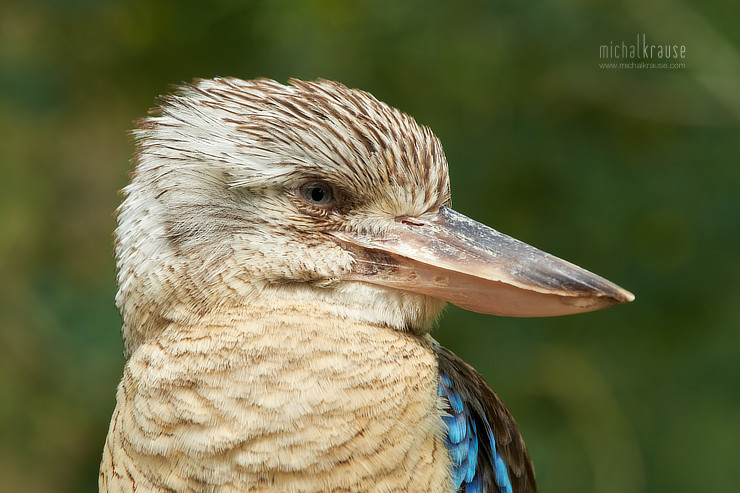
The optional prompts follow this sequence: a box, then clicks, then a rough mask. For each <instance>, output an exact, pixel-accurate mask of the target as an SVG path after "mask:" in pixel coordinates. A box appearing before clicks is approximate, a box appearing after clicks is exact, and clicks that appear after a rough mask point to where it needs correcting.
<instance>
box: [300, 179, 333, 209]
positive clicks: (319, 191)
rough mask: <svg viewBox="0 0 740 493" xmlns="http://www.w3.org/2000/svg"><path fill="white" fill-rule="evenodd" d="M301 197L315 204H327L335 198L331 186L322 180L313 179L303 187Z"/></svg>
mask: <svg viewBox="0 0 740 493" xmlns="http://www.w3.org/2000/svg"><path fill="white" fill-rule="evenodd" d="M301 197H303V199H304V200H305V201H306V202H308V203H310V204H313V205H326V204H328V203H330V202H331V201H332V200H334V194H333V193H332V190H331V187H330V186H329V185H327V184H326V183H323V182H320V181H312V182H310V183H306V184H305V185H303V186H302V187H301Z"/></svg>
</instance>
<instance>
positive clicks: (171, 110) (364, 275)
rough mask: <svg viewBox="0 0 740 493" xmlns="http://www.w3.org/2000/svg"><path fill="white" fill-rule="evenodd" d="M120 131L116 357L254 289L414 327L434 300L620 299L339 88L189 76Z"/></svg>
mask: <svg viewBox="0 0 740 493" xmlns="http://www.w3.org/2000/svg"><path fill="white" fill-rule="evenodd" d="M134 136H135V138H136V141H137V150H136V154H135V157H134V162H135V170H134V173H133V178H132V181H131V183H130V184H129V185H128V186H127V187H126V188H125V189H124V195H125V199H124V202H123V204H122V205H121V207H120V208H119V211H118V221H119V226H118V228H117V230H116V238H117V240H116V258H117V266H118V269H119V274H118V282H119V292H118V294H117V297H116V301H117V304H118V306H119V309H120V310H121V313H122V316H123V321H124V324H123V335H124V340H125V341H126V349H127V352H129V353H130V352H131V351H133V349H135V347H136V346H137V345H138V344H140V343H141V342H143V341H146V340H147V339H149V338H150V337H151V336H152V335H153V334H155V333H156V332H157V331H159V330H162V328H163V327H164V326H166V325H167V324H169V323H179V324H185V325H189V324H192V323H194V322H196V321H197V319H198V317H201V316H202V315H203V314H206V313H209V312H212V311H214V310H220V309H224V308H225V307H239V306H249V305H250V304H252V303H254V302H255V301H256V300H259V301H260V303H261V306H269V304H270V303H274V304H281V303H284V302H285V301H286V300H293V301H300V302H302V303H308V304H312V303H322V304H323V305H325V306H327V307H330V309H331V310H334V311H335V313H336V314H337V315H338V316H340V317H347V318H353V319H359V320H363V321H366V322H370V323H378V324H383V325H386V326H388V327H389V328H392V329H397V330H407V331H412V332H415V333H424V332H426V331H428V330H429V328H430V326H431V325H432V323H433V321H434V319H435V318H436V317H437V315H438V313H439V312H440V310H441V308H442V306H443V304H444V302H445V301H450V302H452V303H454V304H457V305H459V306H462V307H463V308H468V309H471V310H474V311H478V312H483V313H491V314H498V315H510V316H544V315H561V314H567V313H576V312H581V311H589V310H595V309H599V308H603V307H606V306H610V305H613V304H616V303H620V302H624V301H629V300H631V299H632V295H631V294H630V293H629V292H627V291H625V290H623V289H621V288H619V287H618V286H616V285H614V284H612V283H610V282H609V281H606V280H605V279H603V278H600V277H598V276H596V275H594V274H592V273H590V272H587V271H585V270H583V269H580V268H578V267H576V266H574V265H572V264H569V263H567V262H565V261H562V260H560V259H557V258H555V257H553V256H550V255H548V254H546V253H544V252H541V251H539V250H537V249H535V248H533V247H530V246H528V245H526V244H524V243H522V242H519V241H517V240H515V239H513V238H511V237H508V236H506V235H503V234H501V233H499V232H497V231H495V230H493V229H491V228H488V227H486V226H484V225H482V224H480V223H477V222H475V221H473V220H472V219H469V218H467V217H465V216H463V215H462V214H459V213H457V212H455V211H453V210H452V209H450V208H449V207H450V186H449V177H448V172H447V161H446V159H445V156H444V153H443V151H442V147H441V145H440V143H439V141H438V140H437V138H436V137H435V136H434V135H433V134H432V132H431V131H430V130H429V129H428V128H426V127H423V126H420V125H418V124H417V123H416V122H415V121H414V120H413V119H412V118H411V117H409V116H408V115H405V114H403V113H401V112H400V111H398V110H396V109H393V108H391V107H389V106H387V105H385V104H384V103H382V102H380V101H378V100H377V99H375V98H374V97H373V96H371V95H370V94H368V93H365V92H362V91H358V90H351V89H348V88H347V87H345V86H343V85H341V84H338V83H335V82H330V81H325V80H320V81H316V82H304V81H298V80H292V81H291V84H290V85H288V86H285V85H282V84H279V83H277V82H274V81H271V80H255V81H243V80H239V79H233V78H227V79H213V80H197V81H195V82H194V83H193V84H191V85H186V86H182V87H180V88H179V89H178V90H177V92H176V93H175V94H173V95H170V96H165V97H163V98H161V99H160V101H159V106H158V107H157V108H156V109H155V110H153V111H152V113H151V114H150V116H149V117H148V118H145V119H143V120H142V121H140V122H139V124H138V128H137V130H135V131H134Z"/></svg>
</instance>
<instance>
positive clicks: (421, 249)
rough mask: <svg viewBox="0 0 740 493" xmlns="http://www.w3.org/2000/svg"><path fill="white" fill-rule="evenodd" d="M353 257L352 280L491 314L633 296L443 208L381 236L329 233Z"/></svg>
mask: <svg viewBox="0 0 740 493" xmlns="http://www.w3.org/2000/svg"><path fill="white" fill-rule="evenodd" d="M330 234H331V235H332V236H334V237H335V238H337V239H338V240H339V243H340V245H342V246H343V247H344V248H345V249H347V250H348V251H350V252H351V253H352V254H353V256H354V259H355V263H354V264H353V268H352V272H351V273H349V276H348V277H349V279H351V280H355V281H362V282H369V283H373V284H380V285H382V286H389V287H392V288H397V289H401V290H405V291H411V292H414V293H421V294H425V295H429V296H433V297H435V298H440V299H443V300H445V301H449V302H450V303H453V304H455V305H457V306H459V307H461V308H465V309H467V310H472V311H474V312H479V313H488V314H491V315H504V316H511V317H547V316H554V315H566V314H570V313H580V312H588V311H593V310H600V309H602V308H606V307H609V306H612V305H617V304H619V303H624V302H627V301H632V300H633V299H634V298H635V297H634V295H633V294H632V293H630V292H629V291H626V290H624V289H622V288H620V287H619V286H617V285H616V284H614V283H611V282H609V281H607V280H606V279H604V278H603V277H600V276H597V275H596V274H592V273H591V272H588V271H587V270H584V269H581V268H580V267H578V266H576V265H573V264H571V263H569V262H566V261H564V260H561V259H559V258H557V257H554V256H552V255H550V254H548V253H545V252H543V251H541V250H538V249H536V248H534V247H532V246H529V245H527V244H526V243H523V242H521V241H519V240H516V239H514V238H511V237H510V236H507V235H505V234H503V233H499V232H498V231H496V230H494V229H491V228H489V227H488V226H485V225H483V224H481V223H479V222H476V221H473V220H472V219H470V218H468V217H466V216H464V215H462V214H460V213H458V212H455V211H453V210H452V209H448V208H447V207H441V208H440V209H439V212H438V213H437V214H435V215H434V216H432V217H431V218H428V219H427V218H425V219H421V218H398V219H397V220H396V224H395V225H394V227H393V228H392V229H391V230H390V231H389V232H386V233H385V234H383V235H372V234H361V233H351V232H339V231H334V232H331V233H330Z"/></svg>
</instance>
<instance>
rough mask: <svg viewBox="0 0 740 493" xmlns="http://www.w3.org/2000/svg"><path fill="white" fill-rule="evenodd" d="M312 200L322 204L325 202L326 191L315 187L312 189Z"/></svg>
mask: <svg viewBox="0 0 740 493" xmlns="http://www.w3.org/2000/svg"><path fill="white" fill-rule="evenodd" d="M311 199H312V200H313V201H314V202H321V201H322V200H324V189H322V188H320V187H314V188H312V189H311Z"/></svg>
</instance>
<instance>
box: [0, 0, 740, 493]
mask: <svg viewBox="0 0 740 493" xmlns="http://www.w3.org/2000/svg"><path fill="white" fill-rule="evenodd" d="M739 16H740V4H737V3H733V2H721V1H718V0H710V1H706V2H698V1H684V0H646V1H637V0H635V1H622V2H611V3H608V4H607V3H605V2H599V1H585V0H580V1H579V0H566V1H557V2H556V1H554V0H549V1H544V2H534V1H528V0H525V1H521V0H520V1H512V0H501V1H459V2H446V1H421V0H411V1H403V2H400V1H357V2H347V1H341V0H333V1H329V0H326V1H282V0H281V1H246V0H239V1H237V0H232V1H213V2H176V1H173V0H170V1H150V0H133V1H128V2H122V1H114V0H68V1H59V0H57V1H52V0H46V1H41V0H32V1H15V0H5V1H3V2H2V3H0V166H2V168H1V170H0V171H1V173H0V259H1V264H0V289H1V292H0V490H1V491H9V492H11V491H12V492H15V491H23V492H51V491H60V492H86V491H95V490H96V487H97V486H96V483H97V468H98V462H99V457H100V453H101V449H102V447H103V442H104V437H105V434H106V431H107V426H108V420H109V418H110V415H111V412H112V410H113V407H114V402H115V388H116V385H117V383H118V380H119V378H120V375H121V372H122V368H123V364H124V360H123V357H122V347H121V342H120V335H119V327H120V319H119V316H118V313H117V311H116V309H115V306H114V303H113V297H114V294H115V290H116V287H115V279H114V278H115V267H114V262H113V258H112V242H113V239H112V231H113V229H114V227H115V219H114V216H113V211H114V210H115V208H116V206H117V204H118V203H119V200H120V198H119V196H118V194H117V190H119V189H120V188H122V187H123V186H124V185H125V184H126V182H127V180H128V177H127V173H128V170H129V166H130V165H129V158H130V156H131V153H132V143H131V141H130V138H129V136H128V135H127V130H128V129H130V128H131V126H132V123H131V122H132V120H134V119H136V118H138V117H140V116H143V115H144V114H146V111H147V109H148V108H149V107H151V106H152V105H153V104H154V98H155V96H156V95H158V94H161V93H164V92H167V91H168V90H169V84H171V83H180V82H183V81H190V80H191V79H193V78H194V77H212V76H219V75H232V76H238V77H241V78H253V77H270V78H274V79H277V80H279V81H282V82H286V81H287V80H288V78H289V77H298V78H305V79H313V78H317V77H324V78H328V79H335V80H339V81H342V82H344V83H346V84H347V85H349V86H352V87H359V88H363V89H365V90H368V91H370V92H372V93H373V94H375V95H376V96H377V97H379V98H380V99H382V100H384V101H386V102H387V103H389V104H391V105H393V106H396V107H398V108H400V109H402V110H403V111H405V112H407V113H410V114H412V115H414V116H415V117H416V118H417V120H418V121H420V122H421V123H423V124H426V125H428V126H430V127H432V128H433V129H434V131H435V132H436V133H437V135H438V136H439V137H440V139H441V141H442V143H443V145H444V147H445V150H446V153H447V157H448V160H449V162H450V173H451V177H452V184H453V201H454V204H455V208H456V209H458V210H460V211H462V212H464V213H466V214H468V215H470V216H472V217H475V218H477V219H478V220H481V221H483V222H485V223H487V224H490V225H492V226H494V227H496V228H497V229H499V230H502V231H504V232H507V233H509V234H511V235H514V236H516V237H518V238H520V239H522V240H525V241H527V242H529V243H532V244H534V245H536V246H539V247H540V248H543V249H545V250H547V251H550V252H552V253H554V254H556V255H559V256H562V257H564V258H567V259H569V260H572V261H574V262H576V263H578V264H580V265H582V266H584V267H586V268H589V269H591V270H594V271H596V272H598V273H600V274H602V275H604V276H605V277H607V278H609V279H612V280H614V281H615V282H617V283H619V284H621V285H623V286H624V287H626V288H628V289H630V290H632V291H634V292H635V293H636V294H637V301H635V302H634V303H632V304H629V305H626V306H620V307H618V308H613V309H609V310H606V311H603V312H598V313H591V314H586V315H581V316H571V317H564V318H554V319H534V320H519V319H506V318H494V317H489V316H482V315H477V314H473V313H467V312H464V311H463V310H460V309H457V308H455V307H450V308H449V309H448V311H447V314H446V317H445V318H444V319H443V321H442V323H441V325H440V327H439V328H438V329H437V330H436V331H435V337H437V338H438V339H439V340H440V341H441V342H442V343H443V344H445V345H447V346H449V347H450V348H451V349H453V350H454V351H455V352H457V353H458V354H459V355H461V356H462V357H463V358H464V359H466V360H467V361H469V362H470V363H472V364H473V365H474V366H475V367H476V368H477V369H478V370H479V371H480V372H481V373H482V374H483V375H484V376H485V377H486V379H487V380H488V381H489V382H490V383H491V385H492V386H493V387H494V388H495V389H496V390H497V391H498V393H499V394H500V395H501V396H502V397H503V399H504V400H505V401H506V402H507V403H508V404H509V406H510V408H511V410H512V412H513V414H514V415H515V416H516V417H517V420H518V421H519V423H520V426H521V429H522V432H523V434H524V436H525V438H526V440H527V443H528V445H529V448H530V452H531V455H532V457H533V459H534V461H535V465H536V469H537V475H538V479H539V482H540V485H541V489H542V491H547V492H551V493H553V492H599V493H606V492H615V493H616V492H663V491H665V492H696V491H717V492H724V491H736V488H737V485H738V484H740V465H739V463H738V460H739V459H740V327H739V326H740V282H739V281H740V256H739V255H738V244H739V242H740V227H739V226H740V224H739V220H740V162H739V160H738V156H739V155H740V135H739V134H738V130H740V54H739V52H738V49H739V48H740V30H738V29H737V23H738V19H739V18H740V17H739ZM638 34H645V35H646V38H647V40H648V42H649V43H655V44H658V43H661V44H677V45H685V46H686V58H685V60H682V62H684V63H685V64H686V67H685V68H682V69H666V70H660V69H653V70H650V69H642V70H640V69H632V70H630V69H621V70H620V69H605V68H600V67H599V63H601V62H603V61H604V60H600V59H599V46H600V45H602V44H608V43H609V42H614V43H621V42H622V41H625V42H626V43H627V44H631V43H634V39H635V38H636V36H637V35H638Z"/></svg>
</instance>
